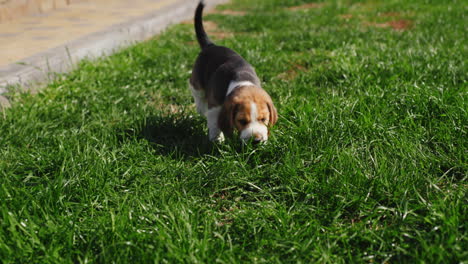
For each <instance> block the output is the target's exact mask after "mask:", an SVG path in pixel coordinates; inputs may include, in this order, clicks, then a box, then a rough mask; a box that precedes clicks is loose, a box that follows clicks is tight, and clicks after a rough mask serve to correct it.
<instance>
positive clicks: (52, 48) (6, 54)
mask: <svg viewBox="0 0 468 264" xmlns="http://www.w3.org/2000/svg"><path fill="white" fill-rule="evenodd" d="M206 2H207V3H208V5H211V6H213V5H215V4H218V3H222V2H226V0H207V1H206ZM197 3H198V1H197V0H82V1H72V4H70V5H69V6H67V7H62V8H59V9H55V10H50V11H48V12H46V13H42V14H36V15H30V16H27V17H23V18H17V19H13V20H12V21H7V22H3V23H0V95H1V94H2V93H4V92H6V90H7V88H6V87H7V86H8V85H11V84H17V83H19V84H23V85H24V84H27V83H30V82H40V81H43V80H45V76H46V72H47V71H52V72H64V71H67V70H69V69H70V67H71V64H72V62H73V63H76V62H77V61H78V60H80V59H82V58H83V57H86V56H99V55H101V54H103V53H109V52H112V51H113V50H115V49H116V48H119V47H122V46H125V45H128V44H130V43H133V42H134V41H139V40H144V39H147V38H148V37H151V36H153V35H155V34H157V33H158V32H160V31H161V30H162V29H164V28H165V27H166V26H167V25H168V24H170V23H177V22H180V21H182V20H184V19H188V18H190V17H192V16H193V12H194V8H195V6H196V4H197Z"/></svg>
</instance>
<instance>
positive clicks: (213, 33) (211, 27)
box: [182, 20, 234, 45]
mask: <svg viewBox="0 0 468 264" xmlns="http://www.w3.org/2000/svg"><path fill="white" fill-rule="evenodd" d="M182 24H186V25H193V21H191V20H186V21H183V22H182ZM203 27H204V28H205V31H206V33H207V34H208V36H209V37H210V38H213V39H218V40H219V39H225V38H231V37H233V36H234V34H233V33H232V32H228V31H223V30H221V29H220V28H219V27H218V24H216V23H215V22H213V21H203ZM188 44H194V45H195V44H196V42H195V41H193V42H190V43H188Z"/></svg>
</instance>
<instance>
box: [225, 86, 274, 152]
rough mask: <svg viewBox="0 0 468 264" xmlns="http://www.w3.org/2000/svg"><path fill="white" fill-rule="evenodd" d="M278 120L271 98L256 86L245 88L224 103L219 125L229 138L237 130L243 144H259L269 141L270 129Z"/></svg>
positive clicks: (241, 88)
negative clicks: (250, 142)
mask: <svg viewBox="0 0 468 264" xmlns="http://www.w3.org/2000/svg"><path fill="white" fill-rule="evenodd" d="M277 120H278V114H277V112H276V108H275V106H274V105H273V101H272V100H271V98H270V96H269V95H268V94H267V93H266V92H265V91H264V90H263V89H261V88H258V87H256V86H243V87H240V88H238V89H236V90H234V91H233V92H232V93H231V94H229V96H228V97H227V98H226V100H225V101H224V104H223V107H222V110H221V113H220V115H219V119H218V124H219V127H220V128H221V130H222V131H223V133H224V134H225V135H227V136H231V135H232V133H233V131H234V130H237V131H238V132H239V137H240V139H241V140H242V141H243V142H247V141H249V140H252V142H254V143H259V142H264V141H267V140H268V136H269V134H270V133H269V128H270V127H271V126H273V125H274V124H275V123H276V121H277Z"/></svg>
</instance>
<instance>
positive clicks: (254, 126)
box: [240, 103, 268, 142]
mask: <svg viewBox="0 0 468 264" xmlns="http://www.w3.org/2000/svg"><path fill="white" fill-rule="evenodd" d="M250 105H251V109H250V118H251V121H250V123H249V124H248V125H247V127H246V128H244V129H243V130H242V131H241V133H240V138H241V139H242V141H244V142H246V141H248V140H249V139H250V138H252V137H255V135H257V136H259V138H257V139H259V140H260V141H267V140H268V128H267V126H266V125H265V124H262V123H260V122H258V120H257V118H258V109H257V104H255V103H251V104H250Z"/></svg>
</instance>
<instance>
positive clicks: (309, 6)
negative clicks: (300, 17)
mask: <svg viewBox="0 0 468 264" xmlns="http://www.w3.org/2000/svg"><path fill="white" fill-rule="evenodd" d="M324 5H325V4H323V3H308V4H303V5H299V6H292V7H288V10H292V11H297V10H306V9H312V8H320V7H323V6H324Z"/></svg>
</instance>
